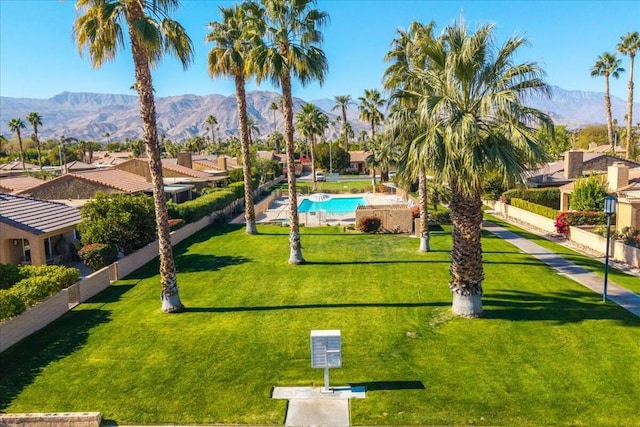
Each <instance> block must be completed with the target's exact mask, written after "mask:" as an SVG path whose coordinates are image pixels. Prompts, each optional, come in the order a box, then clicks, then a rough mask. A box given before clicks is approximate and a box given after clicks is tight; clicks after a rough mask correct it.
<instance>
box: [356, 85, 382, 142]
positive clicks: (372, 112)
mask: <svg viewBox="0 0 640 427" xmlns="http://www.w3.org/2000/svg"><path fill="white" fill-rule="evenodd" d="M358 100H359V101H360V104H359V105H358V110H359V111H360V120H362V121H363V122H367V123H370V124H371V139H374V138H375V137H376V126H377V125H379V124H380V123H381V122H382V119H383V118H384V115H383V114H382V112H381V111H380V110H379V108H382V107H383V106H384V103H385V100H384V99H383V98H382V96H381V95H380V92H379V91H378V90H377V89H365V90H364V96H361V97H359V98H358Z"/></svg>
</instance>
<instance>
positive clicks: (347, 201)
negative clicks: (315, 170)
mask: <svg viewBox="0 0 640 427" xmlns="http://www.w3.org/2000/svg"><path fill="white" fill-rule="evenodd" d="M360 205H367V201H366V199H365V198H364V197H335V198H331V199H329V200H327V201H325V202H314V201H311V200H309V199H304V200H303V201H302V202H300V206H298V212H299V213H308V212H320V211H324V212H331V213H337V214H346V213H351V212H355V211H356V208H357V207H358V206H360Z"/></svg>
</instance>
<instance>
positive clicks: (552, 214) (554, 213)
mask: <svg viewBox="0 0 640 427" xmlns="http://www.w3.org/2000/svg"><path fill="white" fill-rule="evenodd" d="M511 206H514V207H516V208H520V209H525V210H527V211H529V212H533V213H534V214H538V215H541V216H544V217H546V218H551V219H555V218H557V217H558V215H559V214H560V212H558V210H556V209H551V208H549V207H547V206H542V205H538V204H536V203H533V202H528V201H526V200H522V199H517V198H515V197H514V198H512V199H511Z"/></svg>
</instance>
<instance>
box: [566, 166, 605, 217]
mask: <svg viewBox="0 0 640 427" xmlns="http://www.w3.org/2000/svg"><path fill="white" fill-rule="evenodd" d="M607 195H608V193H607V181H606V177H605V176H604V175H590V176H588V177H587V178H581V179H578V180H576V181H575V183H574V185H573V193H572V194H571V198H570V202H569V204H570V205H571V209H573V210H576V211H596V212H597V211H602V210H603V208H604V198H605V197H606V196H607Z"/></svg>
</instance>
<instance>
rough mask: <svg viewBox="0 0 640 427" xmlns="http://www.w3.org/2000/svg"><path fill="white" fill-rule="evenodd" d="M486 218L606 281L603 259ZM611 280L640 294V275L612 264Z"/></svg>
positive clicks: (508, 224) (490, 217) (493, 217)
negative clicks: (626, 271)
mask: <svg viewBox="0 0 640 427" xmlns="http://www.w3.org/2000/svg"><path fill="white" fill-rule="evenodd" d="M485 218H487V220H489V221H491V222H493V223H495V224H497V225H500V226H501V227H504V228H507V229H508V230H509V231H513V232H514V233H518V234H519V235H521V236H523V237H526V238H527V239H529V240H532V241H535V242H536V243H537V244H538V245H540V246H542V247H543V248H545V249H548V250H550V251H552V252H555V253H557V254H560V255H562V256H563V257H564V258H566V259H568V260H569V261H571V262H573V263H574V264H576V265H579V266H581V267H583V268H584V269H586V270H589V271H592V272H594V273H596V274H598V275H599V276H602V277H603V281H604V263H602V262H601V261H599V260H597V259H594V258H593V257H589V256H587V255H583V254H581V253H579V252H576V251H574V250H572V249H569V248H567V247H566V246H563V245H561V244H559V243H556V242H553V241H551V240H547V239H545V238H544V237H541V236H538V235H537V234H534V233H531V232H529V231H526V230H524V229H522V228H520V227H518V226H516V225H513V224H510V223H508V222H506V221H504V220H503V219H500V218H498V217H495V216H492V215H487V214H486V213H485ZM609 280H610V281H612V282H614V283H615V284H617V285H620V286H622V287H624V288H626V289H628V290H630V291H632V292H635V293H636V294H640V279H638V277H636V276H633V275H630V274H627V273H625V272H624V271H621V270H618V269H616V268H614V267H613V266H612V265H611V264H610V265H609Z"/></svg>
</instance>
